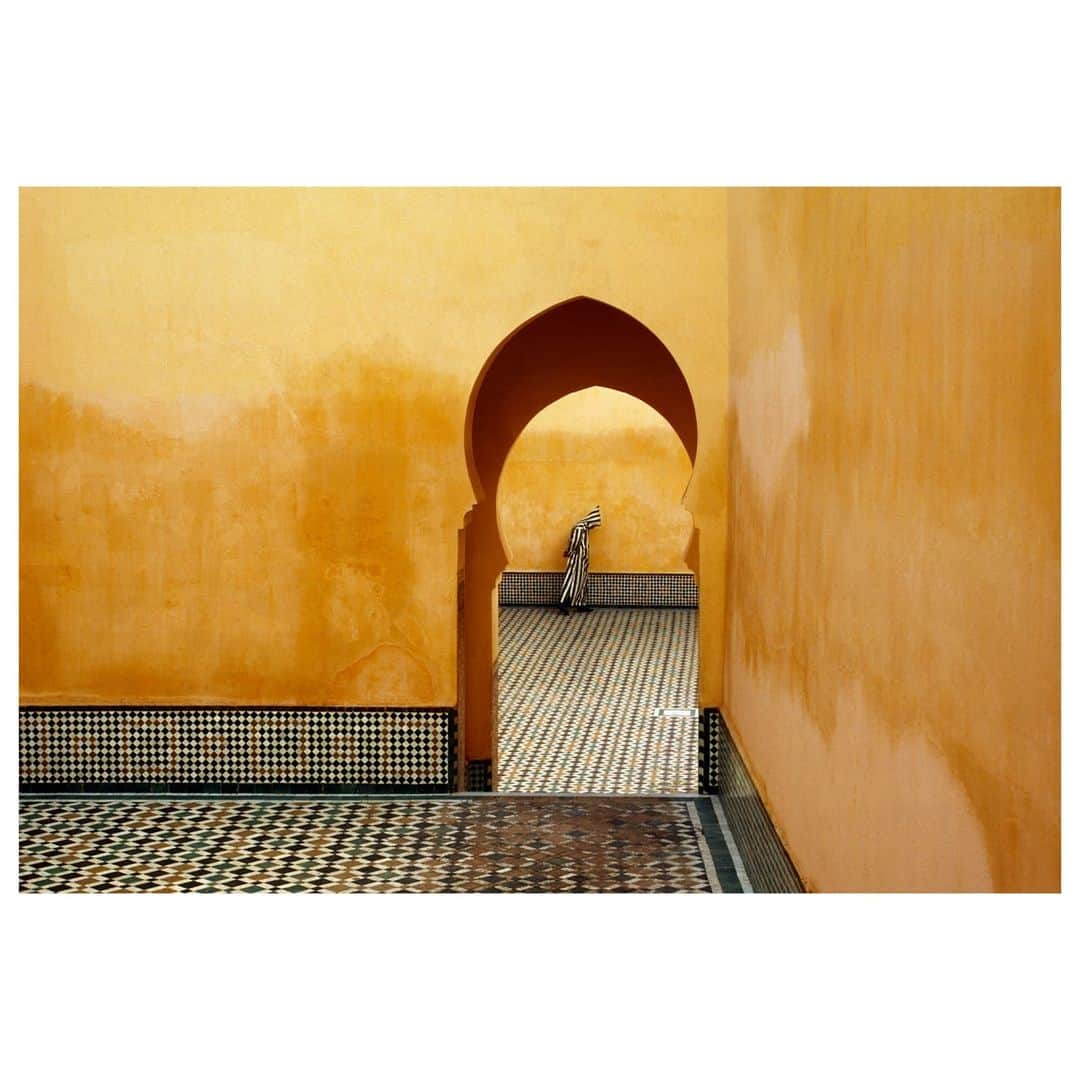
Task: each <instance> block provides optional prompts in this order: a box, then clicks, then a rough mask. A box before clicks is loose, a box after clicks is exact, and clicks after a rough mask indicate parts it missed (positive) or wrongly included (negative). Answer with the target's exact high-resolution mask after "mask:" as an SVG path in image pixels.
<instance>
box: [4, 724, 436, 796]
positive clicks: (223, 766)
mask: <svg viewBox="0 0 1080 1080" xmlns="http://www.w3.org/2000/svg"><path fill="white" fill-rule="evenodd" d="M455 730H456V727H455V717H454V710H452V709H351V708H333V709H332V708H324V709H318V708H221V709H215V708H181V707H161V708H152V707H138V708H135V707H132V708H122V707H120V708H74V707H73V708H60V707H50V708H23V709H20V710H19V771H20V781H21V784H22V786H23V788H24V789H31V790H32V789H34V788H35V787H40V786H42V785H49V786H56V787H67V786H70V787H80V788H87V789H90V790H93V789H95V788H102V787H110V788H131V789H133V790H139V789H140V788H142V787H145V786H147V785H149V786H157V787H165V788H167V787H169V786H173V785H176V786H185V787H191V786H195V787H198V786H200V785H203V786H210V787H212V786H213V785H237V786H241V787H242V786H248V785H252V786H272V787H280V786H283V785H284V786H288V785H308V786H311V785H316V786H326V787H336V786H349V787H373V788H383V787H385V788H389V789H391V790H419V791H451V790H453V781H454V776H455V771H456V762H455V760H454V755H455Z"/></svg>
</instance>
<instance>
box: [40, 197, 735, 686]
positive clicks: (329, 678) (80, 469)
mask: <svg viewBox="0 0 1080 1080" xmlns="http://www.w3.org/2000/svg"><path fill="white" fill-rule="evenodd" d="M725 198H726V197H725V195H724V193H723V192H718V191H716V190H693V189H672V190H663V191H658V190H649V189H633V190H601V189H594V190H577V191H574V190H541V191H537V190H530V189H512V190H499V189H478V190H468V189H455V190H427V189H425V190H373V189H358V190H333V189H313V190H292V189H226V190H214V189H199V190H190V189H153V190H138V189H115V190H113V189H66V190H50V189H28V190H24V191H23V193H22V196H21V213H20V334H21V342H20V356H21V358H20V375H21V412H20V421H21V430H20V445H21V459H20V469H21V476H20V489H21V495H20V498H21V504H20V510H21V521H20V563H21V565H20V569H21V616H20V627H21V642H20V644H21V661H20V684H21V695H22V700H23V701H24V703H26V704H31V703H50V702H51V703H64V702H77V703H93V702H105V703H118V702H129V703H135V702H152V703H176V704H203V703H207V704H216V703H221V704H227V703H234V704H256V703H266V704H290V703H295V704H345V705H348V704H361V705H399V704H400V705H414V706H416V705H425V704H433V705H452V704H454V703H455V700H456V696H457V686H456V681H457V679H456V677H457V671H456V648H457V638H456V621H457V597H456V572H457V558H458V550H457V548H458V535H457V534H458V530H459V529H461V527H462V522H463V518H464V515H465V513H466V511H468V510H469V508H470V507H471V505H472V504H473V502H474V494H473V491H472V487H471V484H470V480H469V473H468V469H467V465H466V457H465V449H464V439H465V416H466V408H467V403H468V400H469V394H470V391H471V389H472V386H473V383H474V382H475V380H476V378H477V375H478V373H479V372H480V370H481V368H482V367H483V365H484V363H485V362H486V360H487V359H488V357H489V356H490V355H491V354H492V352H493V350H494V349H495V348H496V347H497V346H498V344H499V343H500V342H501V341H502V340H503V339H504V338H505V337H506V336H507V335H508V334H510V333H511V332H512V331H513V330H515V329H516V328H517V327H519V326H521V324H522V323H524V322H525V321H527V320H529V319H531V318H532V317H534V316H535V315H537V313H539V312H541V311H543V310H545V309H546V308H548V307H550V306H551V305H554V304H558V303H560V302H561V301H564V300H566V299H568V298H570V297H575V296H581V295H586V296H593V297H596V298H598V299H601V300H604V301H606V302H608V303H610V304H613V305H615V306H617V307H618V308H619V309H620V310H623V311H626V312H628V313H629V314H630V315H632V316H633V317H634V318H636V319H639V320H640V321H641V322H642V323H644V324H645V325H647V326H648V327H649V328H650V329H651V330H652V331H653V332H654V333H655V334H657V335H658V336H659V337H660V338H662V339H663V341H664V343H665V344H666V346H667V347H668V348H669V349H670V350H671V352H672V353H673V355H674V356H675V357H677V358H678V362H679V364H680V366H681V367H682V370H683V371H684V372H685V374H686V378H687V380H688V381H689V383H690V386H691V389H692V391H693V394H694V400H695V404H696V406H697V408H698V410H699V412H700V413H701V415H702V416H704V417H708V418H710V427H709V429H708V434H707V438H706V439H705V440H704V441H703V444H702V446H701V448H700V450H699V455H698V458H699V464H700V465H701V476H702V478H703V480H704V481H705V482H704V484H703V486H702V491H703V492H704V493H705V496H706V498H705V499H704V501H705V502H706V503H707V505H706V506H705V508H704V509H703V510H702V511H701V513H702V514H704V515H705V517H707V518H708V519H709V520H710V521H711V522H712V525H713V527H712V532H711V535H713V536H716V537H719V538H720V539H719V540H718V542H717V545H716V546H715V547H713V548H710V549H709V550H708V551H705V552H703V559H704V560H705V561H707V562H708V563H709V565H710V566H712V567H713V569H714V572H715V573H716V574H717V575H719V577H718V578H717V580H720V581H722V575H723V571H724V565H725V558H724V551H723V543H724V542H725V538H726V523H725V519H724V513H725V511H726V503H725V501H724V497H723V491H724V484H725V483H726V475H727V458H726V453H727V449H726V447H727V441H726V435H725V431H724V428H723V418H724V416H725V415H726V405H727V397H726V395H727V378H726V349H727V324H726V314H725V304H726V281H725V277H724V258H725V245H726V240H725V234H724V227H725V226H724V214H725ZM695 513H697V510H695ZM714 600H715V605H714V608H713V609H712V610H710V611H708V612H706V611H703V612H702V626H703V630H702V633H703V635H707V634H711V635H712V640H713V641H714V642H716V643H717V646H718V645H719V642H720V641H721V636H722V627H723V612H722V595H721V596H717V594H716V590H714ZM711 654H712V655H713V656H714V657H715V662H714V664H713V666H712V668H711V669H710V671H711V675H710V676H709V677H711V678H712V685H713V686H714V687H715V688H716V691H715V697H714V699H713V700H716V699H717V698H718V696H719V678H720V669H719V664H720V662H721V650H720V649H719V647H717V648H715V649H714V650H712V653H711Z"/></svg>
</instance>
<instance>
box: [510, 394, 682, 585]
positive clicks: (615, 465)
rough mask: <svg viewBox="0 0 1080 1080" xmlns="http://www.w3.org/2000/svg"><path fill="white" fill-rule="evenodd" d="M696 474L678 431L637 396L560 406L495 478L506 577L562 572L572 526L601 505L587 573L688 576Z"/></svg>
mask: <svg viewBox="0 0 1080 1080" xmlns="http://www.w3.org/2000/svg"><path fill="white" fill-rule="evenodd" d="M691 468H692V467H691V463H690V458H689V457H688V456H687V453H686V450H685V448H684V447H683V444H682V442H681V441H680V440H679V437H678V435H676V434H675V431H674V429H673V428H672V427H671V426H670V425H669V424H668V422H667V421H666V420H665V419H664V418H663V417H662V416H660V414H659V413H657V412H656V411H655V410H654V409H652V408H650V407H649V406H648V405H646V404H644V403H643V402H641V401H639V400H638V399H637V398H634V397H631V396H630V395H628V394H623V393H619V392H618V391H615V390H608V389H605V388H601V387H593V388H592V389H590V390H582V391H580V392H579V393H576V394H570V395H568V396H567V397H565V398H562V399H561V400H559V401H557V402H556V403H555V404H554V405H551V406H549V407H548V408H546V409H544V411H543V412H541V413H540V414H539V415H538V416H537V417H536V419H535V420H533V421H532V423H530V424H529V426H528V427H527V428H526V429H525V430H524V431H523V432H522V433H521V435H520V436H519V438H518V440H517V442H516V443H515V444H514V446H513V449H512V450H511V451H510V455H509V457H508V458H507V459H506V464H505V466H504V467H503V472H502V476H501V478H500V480H499V490H498V507H499V528H500V532H501V534H502V539H503V543H504V545H505V546H506V548H507V551H508V552H509V554H510V569H513V570H563V569H565V567H566V560H565V559H564V558H563V554H562V553H563V551H564V550H565V548H566V541H567V537H568V536H569V533H570V527H571V526H572V525H573V524H574V522H575V521H578V520H579V519H580V518H581V517H583V516H584V515H585V514H586V513H588V511H589V510H590V509H592V507H593V506H594V505H596V504H599V505H600V509H601V514H602V517H603V525H601V527H600V528H598V529H594V530H593V531H592V532H591V533H590V535H589V548H590V551H589V561H590V567H591V569H593V570H597V571H603V570H612V571H623V572H654V573H665V572H666V573H678V572H681V573H686V571H687V566H686V559H685V556H686V548H687V544H689V542H690V533H691V530H692V528H693V521H692V520H691V517H690V515H689V513H687V511H686V510H685V508H684V507H683V506H682V505H681V503H682V497H683V494H684V492H685V491H686V486H687V484H688V483H689V481H690V473H691Z"/></svg>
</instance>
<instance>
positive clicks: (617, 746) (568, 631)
mask: <svg viewBox="0 0 1080 1080" xmlns="http://www.w3.org/2000/svg"><path fill="white" fill-rule="evenodd" d="M697 615H698V613H697V609H696V608H596V609H594V610H593V611H589V612H585V613H583V614H573V615H569V616H565V615H561V614H560V613H559V611H558V610H557V609H555V608H546V607H505V608H501V609H500V611H499V734H498V738H499V767H500V778H499V790H500V791H505V792H530V793H535V792H543V791H547V792H559V793H562V792H591V793H595V794H608V793H611V794H627V795H668V794H684V793H689V792H695V791H697V788H698V772H697V770H698V761H697V755H698V748H697V740H698V724H697V719H696V716H693V717H656V716H654V715H653V709H654V708H683V709H685V708H691V709H696V708H697V707H698V700H697V693H698V624H697Z"/></svg>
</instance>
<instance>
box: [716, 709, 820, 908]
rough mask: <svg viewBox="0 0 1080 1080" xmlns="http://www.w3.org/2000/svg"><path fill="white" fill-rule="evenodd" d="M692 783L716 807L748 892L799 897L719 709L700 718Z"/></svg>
mask: <svg viewBox="0 0 1080 1080" xmlns="http://www.w3.org/2000/svg"><path fill="white" fill-rule="evenodd" d="M698 778H699V781H700V787H701V793H702V794H703V795H712V796H714V800H713V801H714V804H715V803H719V805H720V810H721V811H722V816H723V818H724V823H725V827H727V828H728V829H730V831H731V840H732V842H733V843H734V844H735V847H736V848H737V850H738V851H739V852H740V853H741V855H742V861H743V863H744V866H745V869H746V873H747V876H748V878H749V880H750V884H751V886H752V887H753V889H754V892H804V891H805V890H804V887H803V883H802V881H801V880H800V878H799V874H798V872H797V871H796V869H795V866H794V864H793V863H792V861H791V858H790V857H789V855H788V853H787V849H786V848H785V847H784V844H783V841H781V839H780V837H779V835H778V834H777V832H776V828H775V826H774V825H773V823H772V818H770V817H769V813H768V811H767V810H766V809H765V804H764V803H763V802H762V800H761V796H760V795H759V794H758V790H757V788H756V787H755V786H754V782H753V780H751V778H750V773H749V771H748V770H747V768H746V763H745V762H744V761H743V759H742V755H741V754H740V753H739V749H738V747H737V746H736V745H735V740H734V739H733V738H732V737H731V732H730V731H729V730H728V726H727V723H726V722H725V720H724V717H723V715H722V714H721V712H720V710H719V709H702V710H701V713H700V718H699V721H698ZM717 816H718V818H719V817H720V816H721V815H720V814H718V815H717Z"/></svg>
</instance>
